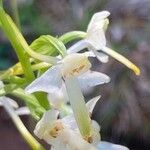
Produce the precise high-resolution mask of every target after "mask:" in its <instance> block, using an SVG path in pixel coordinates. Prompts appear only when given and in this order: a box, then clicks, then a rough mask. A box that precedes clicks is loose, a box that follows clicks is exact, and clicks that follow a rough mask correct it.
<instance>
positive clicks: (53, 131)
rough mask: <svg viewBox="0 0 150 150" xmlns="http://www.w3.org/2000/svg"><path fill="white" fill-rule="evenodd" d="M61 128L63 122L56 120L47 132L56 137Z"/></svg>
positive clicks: (62, 127)
mask: <svg viewBox="0 0 150 150" xmlns="http://www.w3.org/2000/svg"><path fill="white" fill-rule="evenodd" d="M63 129H64V126H63V124H62V123H61V122H60V121H58V122H56V124H55V126H54V128H53V129H51V130H50V131H49V134H50V136H52V137H54V138H56V137H57V136H58V134H59V132H60V131H61V130H63Z"/></svg>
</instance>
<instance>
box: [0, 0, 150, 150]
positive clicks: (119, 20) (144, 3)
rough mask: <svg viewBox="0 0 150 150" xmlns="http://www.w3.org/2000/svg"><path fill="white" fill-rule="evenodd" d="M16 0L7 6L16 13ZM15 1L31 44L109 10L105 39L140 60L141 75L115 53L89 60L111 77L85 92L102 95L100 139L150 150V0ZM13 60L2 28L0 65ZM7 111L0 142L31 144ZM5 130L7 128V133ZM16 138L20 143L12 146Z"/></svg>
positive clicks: (83, 25)
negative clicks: (114, 56) (104, 59)
mask: <svg viewBox="0 0 150 150" xmlns="http://www.w3.org/2000/svg"><path fill="white" fill-rule="evenodd" d="M13 1H14V0H4V3H5V8H6V10H7V12H9V14H10V15H11V16H12V17H13V16H14V15H13V14H14V11H13V9H12V2H13ZM17 2H18V9H19V18H20V24H21V30H22V32H23V34H24V36H25V38H26V40H27V41H28V43H31V42H32V41H33V40H34V39H36V38H37V37H39V36H40V35H44V34H51V35H53V36H58V35H59V36H60V35H62V34H63V33H65V32H68V31H72V30H82V31H86V27H87V24H88V22H89V20H90V18H91V16H92V15H93V14H94V13H95V12H98V11H102V10H108V11H110V13H111V16H110V17H109V19H110V25H109V27H108V30H107V32H106V36H107V41H108V42H107V44H108V45H109V46H110V47H112V48H113V49H115V50H116V51H118V52H120V53H121V54H123V55H124V56H127V57H128V58H130V60H132V61H133V62H134V63H135V64H137V65H138V66H139V67H140V69H141V76H139V77H137V76H135V75H134V74H133V73H132V72H131V71H130V70H128V69H127V68H126V67H124V66H123V65H121V64H120V63H118V62H116V61H115V60H114V59H112V58H110V61H109V63H107V64H100V63H99V62H98V61H96V60H91V61H92V62H93V63H95V64H96V65H95V66H94V67H93V69H94V70H98V71H101V72H104V73H106V74H108V75H109V76H110V77H111V82H110V83H109V84H107V85H103V86H100V87H96V88H95V89H88V90H86V91H85V96H86V98H87V99H90V98H91V97H92V96H93V93H94V94H96V95H99V94H101V95H102V98H101V101H100V102H99V103H98V104H97V106H96V108H95V110H94V113H93V115H92V117H93V118H94V119H96V120H97V121H98V122H99V124H100V125H101V135H102V140H107V141H110V142H114V143H120V144H123V145H126V146H128V147H129V148H130V149H131V150H149V149H150V0H18V1H17ZM15 62H17V58H16V56H15V54H14V51H13V50H12V47H11V45H10V43H9V42H8V40H7V39H6V37H5V35H4V34H3V33H2V31H1V30H0V69H1V70H3V69H6V68H8V67H10V66H11V65H12V64H14V63H15ZM1 114H3V113H1ZM5 115H6V114H5ZM5 115H1V120H2V121H1V122H0V139H2V140H0V147H3V149H5V150H9V149H18V150H25V149H29V148H28V147H27V145H26V144H25V143H24V142H23V141H20V135H16V133H17V134H18V132H17V131H16V130H15V128H14V127H13V126H12V124H11V123H9V120H7V119H8V118H7V117H5ZM25 121H26V124H27V125H28V126H29V127H30V126H34V125H33V124H32V123H31V122H30V120H29V118H27V117H26V118H25ZM2 122H3V123H2ZM14 130H15V131H14ZM1 131H3V132H4V131H5V132H4V133H5V134H6V135H5V134H4V133H3V132H1ZM2 133H3V134H2ZM7 135H11V136H10V138H9V141H10V145H8V144H7V142H8V141H7V140H8V136H7ZM13 135H14V136H13ZM14 141H15V143H16V144H15V145H16V147H14V148H13V146H14ZM19 146H20V147H19Z"/></svg>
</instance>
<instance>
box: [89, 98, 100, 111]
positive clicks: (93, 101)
mask: <svg viewBox="0 0 150 150" xmlns="http://www.w3.org/2000/svg"><path fill="white" fill-rule="evenodd" d="M100 97H101V96H97V97H94V98H92V99H91V100H89V101H88V102H87V103H86V107H87V109H88V110H89V112H90V113H92V112H93V109H94V107H95V105H96V103H97V102H98V100H99V99H100Z"/></svg>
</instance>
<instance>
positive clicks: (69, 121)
mask: <svg viewBox="0 0 150 150" xmlns="http://www.w3.org/2000/svg"><path fill="white" fill-rule="evenodd" d="M61 120H62V122H63V124H65V125H66V126H67V127H68V128H70V129H72V130H78V125H77V123H76V120H75V118H74V115H73V114H72V115H68V116H66V117H64V118H62V119H61Z"/></svg>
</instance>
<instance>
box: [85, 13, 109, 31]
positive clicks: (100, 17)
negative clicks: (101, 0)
mask: <svg viewBox="0 0 150 150" xmlns="http://www.w3.org/2000/svg"><path fill="white" fill-rule="evenodd" d="M109 15H110V12H108V11H102V12H98V13H95V14H94V15H93V16H92V19H91V21H90V23H89V25H88V30H89V29H91V28H92V27H93V24H95V23H97V22H99V21H101V20H103V19H105V18H107V17H108V16H109Z"/></svg>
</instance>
